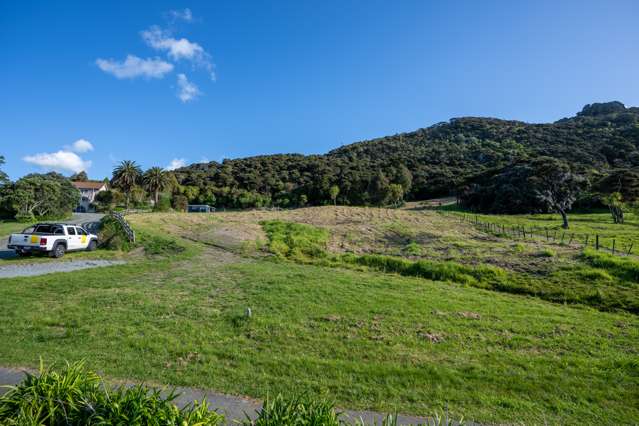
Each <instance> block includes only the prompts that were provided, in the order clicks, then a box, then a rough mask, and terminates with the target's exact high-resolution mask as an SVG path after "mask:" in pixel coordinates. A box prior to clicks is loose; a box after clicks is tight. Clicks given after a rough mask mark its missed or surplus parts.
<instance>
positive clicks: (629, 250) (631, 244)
mask: <svg viewBox="0 0 639 426" xmlns="http://www.w3.org/2000/svg"><path fill="white" fill-rule="evenodd" d="M634 244H635V243H634V242H632V243H630V248H629V249H628V255H630V252H631V251H632V246H633V245H634Z"/></svg>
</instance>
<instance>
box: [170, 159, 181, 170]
mask: <svg viewBox="0 0 639 426" xmlns="http://www.w3.org/2000/svg"><path fill="white" fill-rule="evenodd" d="M184 166H186V159H184V158H174V159H173V160H171V162H170V163H169V165H168V166H166V169H167V170H175V169H179V168H180V167H184Z"/></svg>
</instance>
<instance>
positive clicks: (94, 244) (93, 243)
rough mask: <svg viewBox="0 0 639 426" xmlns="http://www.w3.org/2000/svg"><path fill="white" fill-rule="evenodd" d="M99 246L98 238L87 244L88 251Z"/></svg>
mask: <svg viewBox="0 0 639 426" xmlns="http://www.w3.org/2000/svg"><path fill="white" fill-rule="evenodd" d="M97 248H98V242H97V241H96V240H91V241H90V242H89V245H88V246H87V251H95V250H96V249H97Z"/></svg>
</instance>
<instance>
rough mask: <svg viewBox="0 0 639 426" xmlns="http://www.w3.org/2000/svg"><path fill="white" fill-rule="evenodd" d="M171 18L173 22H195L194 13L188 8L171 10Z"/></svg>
mask: <svg viewBox="0 0 639 426" xmlns="http://www.w3.org/2000/svg"><path fill="white" fill-rule="evenodd" d="M169 16H170V17H171V18H172V20H173V21H184V22H193V13H191V9H189V8H188V7H187V8H186V9H184V10H169Z"/></svg>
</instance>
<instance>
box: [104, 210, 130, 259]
mask: <svg viewBox="0 0 639 426" xmlns="http://www.w3.org/2000/svg"><path fill="white" fill-rule="evenodd" d="M98 241H99V242H100V246H101V247H102V248H106V249H109V250H122V251H129V250H130V249H131V247H132V245H131V243H130V242H129V238H128V237H127V235H126V232H125V231H124V229H123V228H122V225H121V224H120V222H118V221H117V220H115V218H113V216H111V215H106V216H104V217H103V218H102V220H101V221H100V232H99V233H98Z"/></svg>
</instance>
